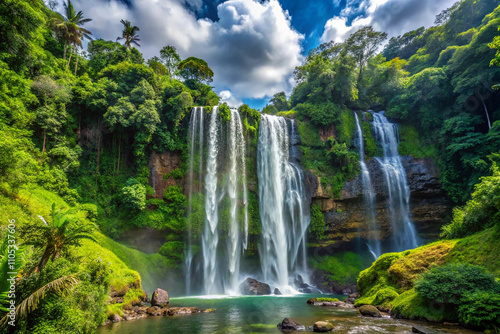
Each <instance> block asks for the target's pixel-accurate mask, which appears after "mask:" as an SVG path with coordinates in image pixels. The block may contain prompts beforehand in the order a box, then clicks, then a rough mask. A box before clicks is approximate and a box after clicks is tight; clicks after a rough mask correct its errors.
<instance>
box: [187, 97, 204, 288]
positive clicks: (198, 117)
mask: <svg viewBox="0 0 500 334" xmlns="http://www.w3.org/2000/svg"><path fill="white" fill-rule="evenodd" d="M203 114H204V110H203V108H202V107H195V108H193V110H192V113H191V119H190V120H189V134H188V136H189V151H190V155H189V174H188V177H189V190H188V212H191V211H192V209H193V187H194V183H193V178H194V169H195V166H194V163H195V158H196V155H195V152H196V148H197V147H196V145H198V156H197V158H198V159H197V162H198V168H197V173H198V177H199V180H198V185H199V186H200V185H201V183H202V179H201V178H202V175H203V132H204V131H203V130H204V124H203ZM192 225H193V222H192V219H191V215H189V217H188V220H187V230H188V236H187V252H186V255H185V268H186V294H187V295H190V294H191V276H192V268H191V265H192V262H193V248H192V233H191V231H192Z"/></svg>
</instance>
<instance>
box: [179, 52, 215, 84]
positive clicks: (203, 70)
mask: <svg viewBox="0 0 500 334" xmlns="http://www.w3.org/2000/svg"><path fill="white" fill-rule="evenodd" d="M177 68H178V69H179V74H180V75H181V76H182V77H183V78H184V79H185V80H193V81H199V82H212V77H213V76H214V72H213V71H212V70H211V69H210V67H208V64H207V62H206V61H204V60H203V59H199V58H196V57H189V58H187V59H184V60H182V61H181V62H179V64H178V65H177Z"/></svg>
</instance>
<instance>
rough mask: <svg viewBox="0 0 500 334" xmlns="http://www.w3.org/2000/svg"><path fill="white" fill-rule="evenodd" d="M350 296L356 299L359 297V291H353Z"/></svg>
mask: <svg viewBox="0 0 500 334" xmlns="http://www.w3.org/2000/svg"><path fill="white" fill-rule="evenodd" d="M349 298H354V299H357V298H359V292H356V293H351V294H350V295H349Z"/></svg>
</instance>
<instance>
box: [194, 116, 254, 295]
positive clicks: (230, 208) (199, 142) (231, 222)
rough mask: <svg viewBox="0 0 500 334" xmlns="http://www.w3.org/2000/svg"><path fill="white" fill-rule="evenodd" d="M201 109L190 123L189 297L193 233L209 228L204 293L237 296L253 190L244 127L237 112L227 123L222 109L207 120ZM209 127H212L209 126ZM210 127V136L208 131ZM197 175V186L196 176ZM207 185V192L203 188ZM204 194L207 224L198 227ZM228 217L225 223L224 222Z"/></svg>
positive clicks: (203, 245) (204, 251)
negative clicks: (197, 198) (197, 196)
mask: <svg viewBox="0 0 500 334" xmlns="http://www.w3.org/2000/svg"><path fill="white" fill-rule="evenodd" d="M204 115H205V111H204V110H203V108H201V107H195V108H193V110H192V112H191V118H190V121H189V133H188V140H189V143H188V144H189V154H190V158H189V174H188V175H189V176H188V188H189V189H188V212H189V213H190V214H188V219H187V230H188V233H187V244H188V247H187V251H186V256H185V269H186V293H187V294H188V295H189V294H190V293H191V290H192V289H191V288H192V286H193V283H192V282H191V277H192V276H193V275H194V273H193V268H194V265H193V261H194V255H193V248H192V242H193V228H194V226H199V225H200V224H202V225H203V224H204V227H203V231H202V233H201V234H202V235H201V259H200V261H199V262H201V267H202V274H203V284H202V287H201V288H202V293H204V294H216V293H225V294H235V293H238V292H237V291H238V285H239V283H240V280H241V278H240V262H241V256H242V254H243V251H244V250H245V249H246V247H247V242H248V190H247V183H246V166H245V164H246V156H245V138H244V136H243V125H242V122H241V118H240V115H239V113H238V111H237V110H231V117H230V119H229V120H228V121H222V120H221V118H220V116H219V109H218V107H214V109H213V111H212V113H211V115H210V116H209V118H208V119H207V120H205V119H204ZM205 122H206V123H207V124H206V125H205ZM205 126H207V129H208V132H207V134H206V143H205V134H204V129H205ZM196 173H197V174H198V180H197V181H198V187H195V184H194V180H195V178H196V177H195V175H196ZM203 185H204V187H203ZM195 188H197V189H199V191H200V192H203V193H204V198H205V202H204V221H203V222H198V221H196V222H193V221H192V220H193V218H192V213H193V192H194V189H195ZM222 216H223V217H228V218H227V221H226V219H225V220H224V221H221V217H222Z"/></svg>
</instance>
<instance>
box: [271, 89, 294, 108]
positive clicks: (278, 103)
mask: <svg viewBox="0 0 500 334" xmlns="http://www.w3.org/2000/svg"><path fill="white" fill-rule="evenodd" d="M269 103H270V104H272V105H273V106H274V107H275V108H276V110H278V111H286V110H290V103H289V102H288V100H287V98H286V94H285V92H279V93H276V94H274V95H273V97H272V98H271V99H270V100H269Z"/></svg>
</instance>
